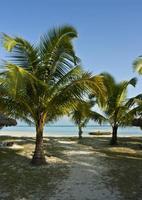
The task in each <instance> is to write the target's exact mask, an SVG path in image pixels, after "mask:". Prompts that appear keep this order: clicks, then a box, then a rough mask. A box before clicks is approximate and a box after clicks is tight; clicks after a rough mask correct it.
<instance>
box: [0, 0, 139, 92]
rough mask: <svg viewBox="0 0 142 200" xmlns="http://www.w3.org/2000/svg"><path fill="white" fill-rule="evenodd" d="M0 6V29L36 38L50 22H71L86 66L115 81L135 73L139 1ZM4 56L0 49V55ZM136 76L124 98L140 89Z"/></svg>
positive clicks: (28, 0) (32, 0)
mask: <svg viewBox="0 0 142 200" xmlns="http://www.w3.org/2000/svg"><path fill="white" fill-rule="evenodd" d="M0 6H1V11H0V32H5V33H7V34H10V35H18V36H22V37H24V38H26V39H28V40H30V41H31V42H37V41H38V40H39V38H40V35H41V34H43V33H44V32H46V31H48V30H49V29H50V28H52V27H53V26H58V25H62V24H71V25H73V26H75V27H76V29H77V31H78V38H77V39H76V40H75V41H74V44H75V49H76V53H77V55H78V56H79V57H80V58H81V59H82V64H83V66H84V68H85V69H86V70H89V71H91V72H93V73H95V74H97V73H100V72H104V71H107V72H109V73H111V74H112V75H113V76H114V77H115V78H116V80H118V81H120V80H127V79H130V78H132V77H133V76H137V74H136V73H134V72H133V69H132V62H133V60H134V59H135V58H136V57H137V56H139V55H141V54H142V1H141V0H40V1H39V0H23V1H19V0H12V1H10V0H3V1H1V4H0ZM4 55H5V53H4V51H3V50H2V48H0V59H2V58H4ZM137 77H138V84H137V87H136V88H135V89H133V88H132V87H130V88H129V96H133V95H136V94H138V93H140V92H142V77H139V76H137Z"/></svg>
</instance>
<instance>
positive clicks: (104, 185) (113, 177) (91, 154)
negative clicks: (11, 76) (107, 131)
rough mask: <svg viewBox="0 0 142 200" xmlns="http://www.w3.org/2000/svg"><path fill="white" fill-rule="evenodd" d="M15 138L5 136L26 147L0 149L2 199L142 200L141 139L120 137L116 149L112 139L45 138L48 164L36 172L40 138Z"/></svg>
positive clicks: (0, 193) (1, 138) (4, 139)
mask: <svg viewBox="0 0 142 200" xmlns="http://www.w3.org/2000/svg"><path fill="white" fill-rule="evenodd" d="M15 134H16V135H15V136H12V137H10V136H6V135H5V136H0V140H1V141H14V143H15V144H17V145H20V146H22V147H23V148H22V149H19V150H18V149H0V157H1V165H0V174H1V179H0V199H2V200H8V199H11V200H32V199H33V200H39V199H43V200H47V199H48V200H106V199H111V200H134V199H136V200H141V195H142V190H141V188H142V176H141V171H142V148H141V144H142V138H140V137H139V138H136V137H135V138H134V137H133V138H120V139H119V145H118V146H115V147H111V146H110V145H109V138H108V137H93V138H83V139H82V140H81V141H78V139H77V138H75V137H72V138H63V137H60V138H59V137H58V138H56V137H54V138H53V137H49V138H47V137H46V138H44V150H45V152H46V159H47V162H48V164H47V166H43V167H33V166H31V165H30V159H31V157H32V154H33V151H34V142H35V138H33V137H31V135H30V134H29V136H28V137H23V134H22V133H15ZM17 134H18V137H17ZM5 180H6V183H5ZM18 180H19V181H18ZM13 183H14V184H13ZM35 184H36V187H35ZM84 191H85V192H84Z"/></svg>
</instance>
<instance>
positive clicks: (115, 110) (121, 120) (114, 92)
mask: <svg viewBox="0 0 142 200" xmlns="http://www.w3.org/2000/svg"><path fill="white" fill-rule="evenodd" d="M103 75H104V83H105V85H106V86H107V90H108V97H107V102H106V107H105V109H104V111H105V115H106V118H107V119H108V121H109V123H110V125H111V127H112V138H111V144H117V130H118V127H119V126H125V125H127V124H129V123H130V122H131V121H132V118H133V114H134V110H133V109H130V104H129V99H127V88H128V86H129V85H132V86H135V85H136V78H132V79H131V80H129V81H123V82H120V83H117V82H116V81H115V80H114V78H113V77H112V76H111V75H110V74H105V73H104V74H103Z"/></svg>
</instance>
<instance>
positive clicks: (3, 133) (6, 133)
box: [0, 131, 142, 138]
mask: <svg viewBox="0 0 142 200" xmlns="http://www.w3.org/2000/svg"><path fill="white" fill-rule="evenodd" d="M119 134H121V133H118V138H141V137H142V134H136V135H131V134H130V135H125V134H124V135H119ZM3 136H9V137H26V138H30V137H34V138H35V137H36V133H35V132H27V131H20V132H19V131H1V132H0V137H3ZM43 137H44V138H46V137H47V138H48V137H49V138H51V137H53V138H78V134H60V133H47V132H44V133H43ZM95 137H96V138H98V137H108V138H110V137H111V134H110V135H105V134H104V135H89V134H84V135H83V138H95Z"/></svg>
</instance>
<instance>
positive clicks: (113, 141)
mask: <svg viewBox="0 0 142 200" xmlns="http://www.w3.org/2000/svg"><path fill="white" fill-rule="evenodd" d="M117 129H118V125H114V126H112V138H111V141H110V144H111V145H115V144H117Z"/></svg>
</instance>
